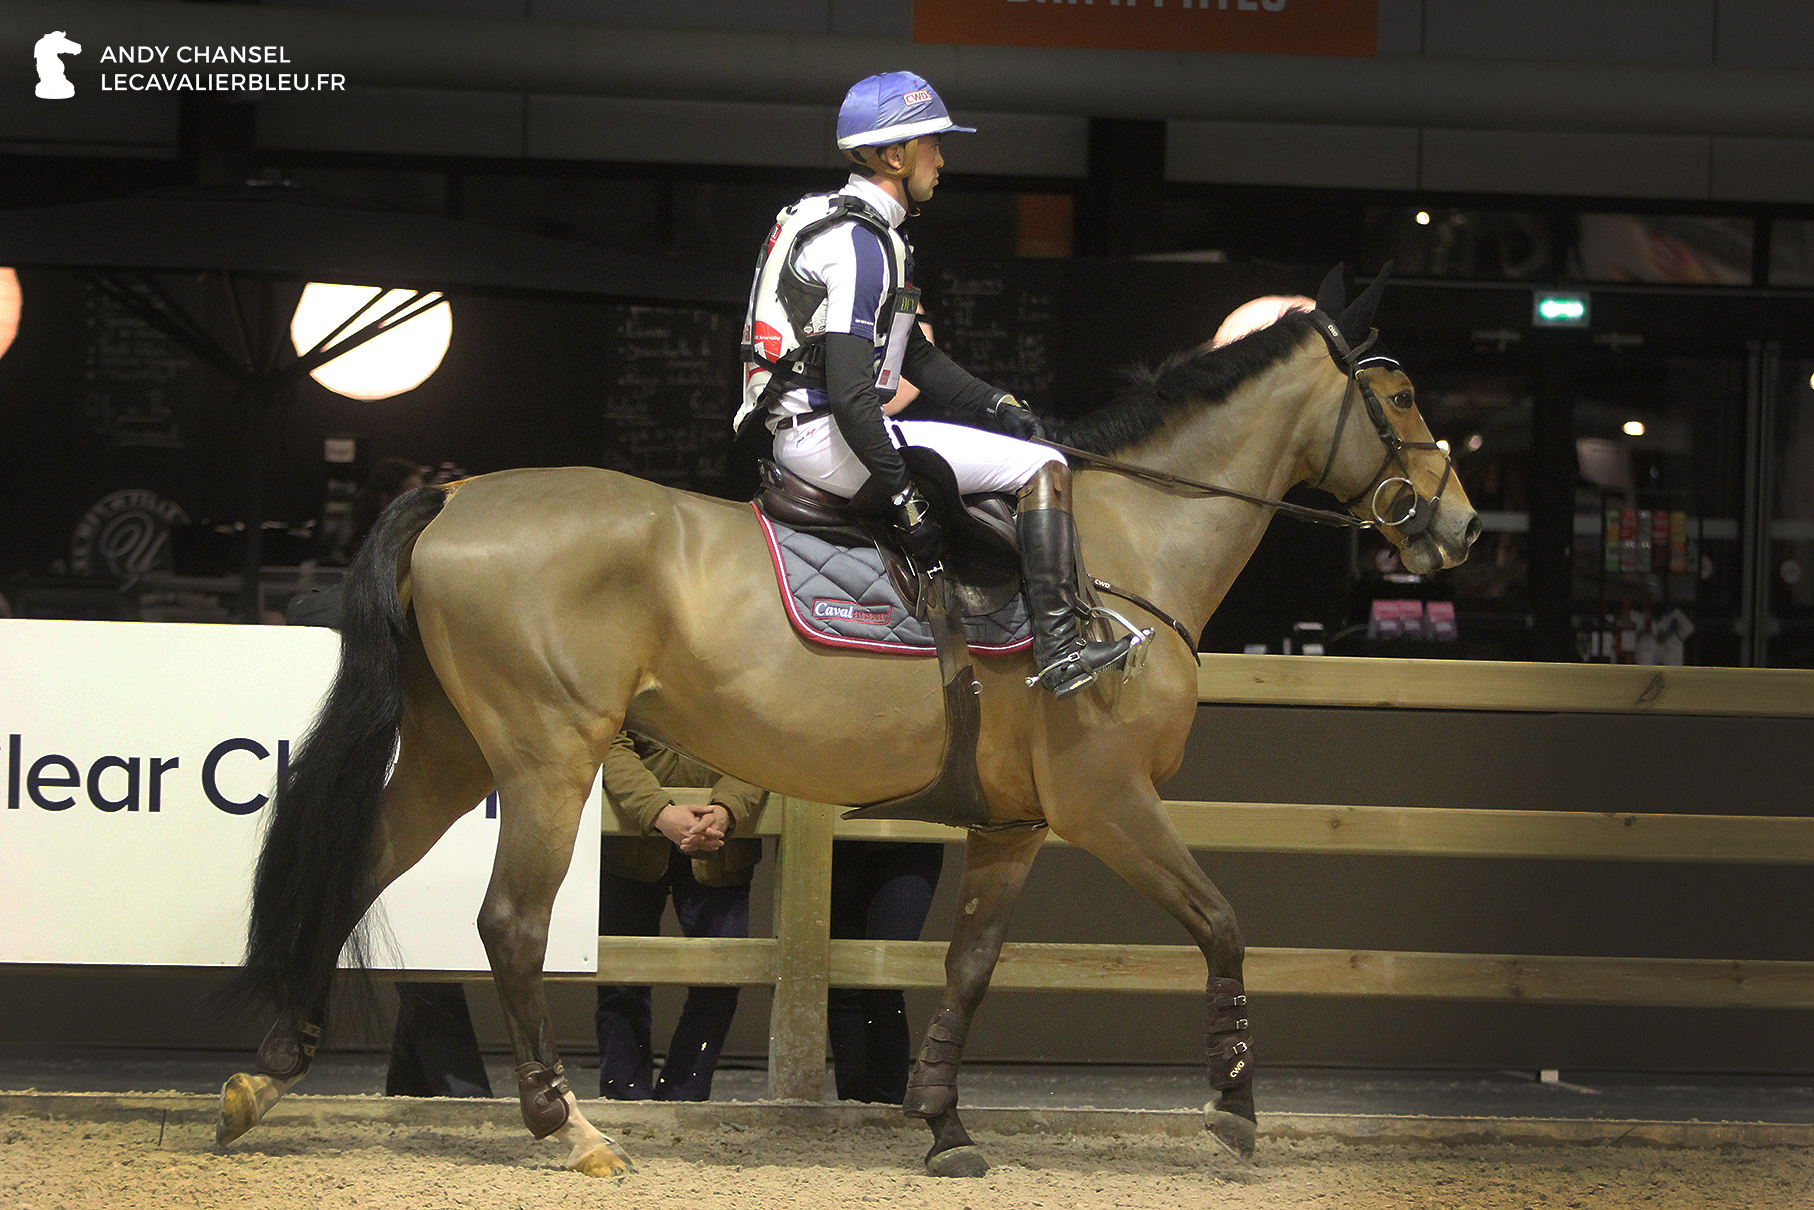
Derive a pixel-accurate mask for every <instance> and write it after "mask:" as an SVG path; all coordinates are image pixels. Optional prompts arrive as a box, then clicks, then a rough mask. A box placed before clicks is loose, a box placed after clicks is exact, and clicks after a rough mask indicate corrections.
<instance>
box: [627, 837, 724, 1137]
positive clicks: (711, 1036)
mask: <svg viewBox="0 0 1814 1210" xmlns="http://www.w3.org/2000/svg"><path fill="white" fill-rule="evenodd" d="M670 895H672V896H673V899H674V914H675V916H676V917H678V918H679V920H680V931H681V932H682V933H683V934H685V935H686V936H688V937H747V936H749V932H750V888H749V886H748V884H745V885H743V886H730V887H709V886H703V885H701V884H700V883H698V882H697V881H695V880H694V878H693V862H692V859H691V858H689V857H687V856H685V855H683V854H682V853H681V852H680V851H679V850H678V849H676V850H675V851H674V854H673V856H672V858H671V859H670V861H669V862H668V872H667V874H666V875H665V876H664V877H663V878H662V880H661V881H660V882H638V881H636V880H635V879H633V878H624V877H622V876H621V875H617V874H609V873H605V874H601V875H600V876H599V888H598V931H599V935H600V936H603V937H654V936H657V935H659V934H660V932H661V914H662V909H663V908H665V907H666V906H667V901H668V897H669V896H670ZM737 992H738V989H737V988H735V987H690V988H688V989H687V998H686V1003H685V1004H684V1005H682V1007H681V1010H680V1020H679V1021H678V1022H677V1023H676V1024H675V1026H674V1036H673V1038H671V1039H670V1040H669V1042H668V1057H667V1059H666V1061H665V1062H664V1063H663V1064H662V1067H661V1075H660V1077H659V1078H655V1076H654V1067H655V1060H654V1050H653V1043H652V1039H651V1038H650V1033H651V1030H652V1023H651V1019H652V1012H651V1006H650V995H649V989H648V988H646V987H626V986H623V985H620V984H603V983H601V984H600V985H599V988H598V1009H597V1012H596V1013H595V1014H594V1017H593V1020H594V1024H595V1026H596V1028H597V1030H598V1091H599V1095H600V1096H603V1097H609V1098H611V1099H612V1100H618V1101H647V1100H656V1101H704V1100H709V1099H710V1098H711V1095H712V1073H713V1072H714V1071H715V1070H716V1069H717V1067H718V1052H719V1051H721V1050H723V1049H724V1039H725V1036H726V1035H727V1034H728V1033H729V1032H730V1029H731V1018H732V1016H733V1015H735V1013H736V1011H737Z"/></svg>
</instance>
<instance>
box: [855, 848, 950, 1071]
mask: <svg viewBox="0 0 1814 1210" xmlns="http://www.w3.org/2000/svg"><path fill="white" fill-rule="evenodd" d="M944 861H945V846H944V845H942V844H899V843H896V842H894V841H879V840H839V841H834V842H832V850H831V935H832V936H833V937H837V938H844V939H861V940H869V941H918V940H919V938H920V929H921V927H922V926H923V925H924V924H925V923H926V912H927V911H928V910H929V909H930V908H931V906H932V893H933V891H934V890H935V889H936V888H937V887H938V878H939V871H940V869H941V868H943V866H944ZM826 1029H827V1032H828V1033H829V1034H830V1037H831V1059H832V1070H833V1074H834V1076H835V1078H836V1082H837V1086H838V1099H839V1100H840V1101H870V1102H875V1103H878V1104H887V1105H899V1104H900V1103H901V1102H902V1101H903V1100H904V1099H906V1096H907V1073H908V1069H909V1066H910V1064H911V1061H912V1047H913V1042H912V1037H911V1032H910V1031H909V1029H908V1027H907V998H906V996H904V995H903V994H902V993H901V992H900V991H898V990H895V989H892V988H854V987H834V988H832V989H831V991H830V993H829V994H828V996H827V997H826Z"/></svg>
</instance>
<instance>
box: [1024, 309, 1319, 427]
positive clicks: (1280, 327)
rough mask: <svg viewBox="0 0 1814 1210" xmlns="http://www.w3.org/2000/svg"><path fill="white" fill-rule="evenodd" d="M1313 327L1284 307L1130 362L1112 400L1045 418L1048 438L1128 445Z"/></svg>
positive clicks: (1259, 366) (1243, 377)
mask: <svg viewBox="0 0 1814 1210" xmlns="http://www.w3.org/2000/svg"><path fill="white" fill-rule="evenodd" d="M1314 331H1316V328H1315V327H1314V326H1313V325H1312V324H1311V322H1310V317H1309V316H1308V315H1305V314H1304V313H1303V312H1302V311H1288V312H1286V313H1285V314H1284V315H1283V316H1281V317H1280V318H1279V319H1278V321H1277V322H1275V323H1272V324H1268V325H1267V326H1266V327H1264V328H1259V329H1257V330H1255V331H1253V332H1250V333H1248V334H1247V335H1246V336H1243V337H1241V339H1239V340H1237V341H1233V342H1231V343H1229V344H1226V345H1223V346H1222V347H1221V348H1219V349H1195V350H1192V351H1190V352H1188V353H1179V354H1177V355H1176V356H1174V357H1170V358H1168V359H1166V361H1165V362H1164V363H1163V364H1162V365H1161V366H1160V367H1159V368H1158V369H1157V370H1149V369H1147V368H1146V367H1144V366H1135V367H1131V368H1130V369H1128V370H1126V371H1124V377H1125V378H1126V380H1127V385H1126V386H1125V387H1123V388H1122V390H1121V391H1120V393H1118V394H1117V395H1116V396H1115V398H1114V399H1112V400H1111V401H1110V402H1108V403H1106V404H1104V405H1103V406H1102V407H1099V408H1097V409H1096V410H1095V411H1093V412H1091V413H1089V414H1088V415H1086V416H1083V417H1081V418H1080V419H1078V420H1075V421H1072V422H1070V423H1068V424H1067V423H1057V424H1049V425H1048V427H1049V428H1051V429H1054V430H1056V431H1055V432H1053V434H1052V439H1053V440H1054V441H1058V442H1061V443H1063V444H1065V445H1070V446H1075V447H1076V448H1078V449H1080V450H1087V451H1089V452H1090V453H1092V454H1112V453H1114V452H1115V451H1117V450H1122V449H1126V448H1127V447H1128V446H1130V445H1133V444H1134V443H1135V442H1137V441H1140V440H1141V439H1142V438H1145V437H1148V436H1150V435H1151V434H1153V433H1155V432H1157V431H1158V430H1159V429H1160V427H1161V426H1163V425H1164V424H1165V422H1166V421H1167V420H1169V419H1171V417H1172V416H1173V415H1174V414H1176V413H1177V412H1178V411H1179V409H1181V408H1183V407H1184V406H1185V405H1186V404H1190V403H1196V404H1215V403H1221V402H1222V401H1224V400H1225V399H1227V398H1228V396H1229V395H1230V394H1232V393H1233V391H1234V389H1235V388H1236V387H1238V386H1240V385H1241V384H1242V383H1243V382H1246V381H1247V380H1248V379H1249V378H1252V377H1253V376H1254V375H1256V374H1259V373H1261V372H1262V371H1265V370H1268V369H1270V368H1271V367H1273V366H1275V365H1277V364H1278V363H1279V362H1281V361H1283V360H1285V359H1286V358H1287V357H1289V356H1291V354H1292V352H1293V351H1294V350H1295V349H1296V348H1297V347H1298V345H1299V344H1300V343H1302V342H1303V339H1304V337H1305V336H1306V335H1308V334H1309V333H1311V332H1314Z"/></svg>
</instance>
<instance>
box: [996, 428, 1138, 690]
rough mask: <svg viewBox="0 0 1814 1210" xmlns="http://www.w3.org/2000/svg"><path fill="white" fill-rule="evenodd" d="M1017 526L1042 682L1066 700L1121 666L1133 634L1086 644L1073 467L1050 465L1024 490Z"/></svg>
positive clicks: (1037, 666) (1035, 657)
mask: <svg viewBox="0 0 1814 1210" xmlns="http://www.w3.org/2000/svg"><path fill="white" fill-rule="evenodd" d="M1015 528H1016V529H1017V530H1018V531H1019V534H1020V561H1021V568H1022V571H1023V572H1024V574H1025V576H1026V585H1027V610H1028V612H1030V613H1031V614H1032V615H1033V666H1034V667H1035V668H1037V669H1038V670H1039V682H1040V684H1042V685H1044V686H1045V687H1046V688H1047V689H1049V690H1051V691H1052V694H1053V696H1055V697H1066V696H1069V695H1070V694H1073V693H1076V692H1077V691H1078V690H1079V689H1082V688H1083V687H1084V686H1086V685H1088V684H1089V683H1090V682H1091V681H1093V680H1095V679H1096V674H1097V673H1099V672H1101V671H1103V670H1104V669H1106V668H1113V667H1115V666H1116V665H1117V664H1119V663H1121V661H1122V660H1124V659H1126V658H1127V653H1128V652H1129V651H1130V650H1132V649H1133V646H1134V640H1133V637H1132V636H1131V635H1123V636H1122V637H1121V638H1118V639H1108V640H1090V641H1086V640H1085V639H1084V637H1083V631H1082V629H1081V627H1080V626H1079V625H1078V622H1079V620H1080V619H1081V618H1082V617H1083V616H1084V614H1085V612H1086V611H1085V610H1084V608H1083V607H1082V606H1081V605H1080V604H1079V603H1078V600H1077V587H1076V582H1077V559H1076V540H1075V535H1076V523H1075V522H1073V521H1072V519H1071V468H1070V467H1068V466H1062V465H1059V464H1055V463H1047V464H1046V465H1045V466H1043V467H1041V468H1040V470H1039V473H1038V474H1036V475H1035V476H1033V479H1032V481H1031V482H1029V483H1028V484H1027V486H1026V487H1024V488H1022V489H1021V492H1020V505H1019V508H1018V510H1017V512H1016V514H1015Z"/></svg>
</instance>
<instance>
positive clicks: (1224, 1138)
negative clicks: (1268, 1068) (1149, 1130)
mask: <svg viewBox="0 0 1814 1210" xmlns="http://www.w3.org/2000/svg"><path fill="white" fill-rule="evenodd" d="M1207 990H1208V998H1209V1030H1208V1033H1209V1086H1210V1088H1212V1089H1213V1090H1214V1091H1215V1098H1216V1099H1215V1100H1213V1101H1211V1102H1210V1103H1209V1104H1207V1105H1205V1106H1204V1107H1203V1109H1204V1116H1205V1118H1206V1123H1205V1124H1206V1125H1207V1126H1208V1127H1209V1133H1210V1135H1211V1136H1212V1137H1214V1138H1215V1140H1216V1141H1217V1142H1218V1143H1220V1144H1221V1145H1222V1146H1224V1147H1226V1148H1227V1149H1228V1150H1229V1151H1231V1152H1233V1153H1234V1154H1235V1155H1236V1156H1238V1157H1240V1158H1241V1159H1244V1160H1245V1159H1251V1158H1252V1157H1253V1146H1254V1138H1255V1135H1256V1133H1257V1132H1256V1130H1255V1127H1254V1111H1253V1051H1252V1047H1253V1040H1252V1038H1251V1037H1250V1036H1249V1034H1248V1026H1247V989H1246V988H1244V987H1242V986H1241V981H1240V980H1239V979H1211V980H1210V981H1209V987H1208V989H1207Z"/></svg>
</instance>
